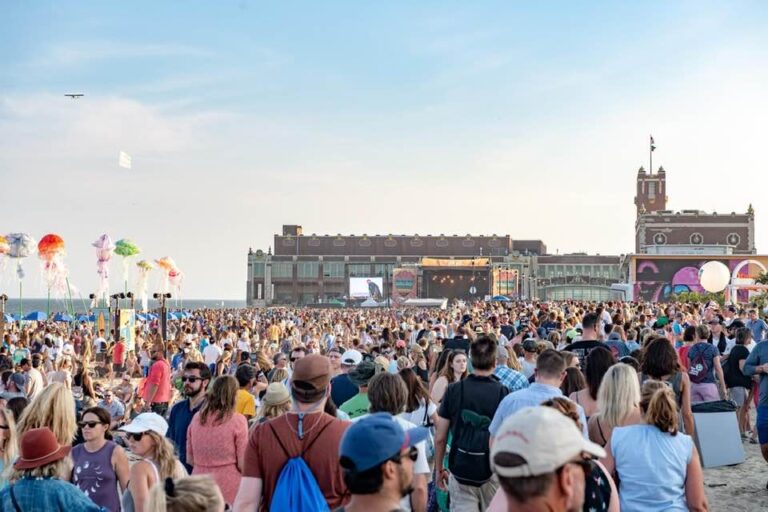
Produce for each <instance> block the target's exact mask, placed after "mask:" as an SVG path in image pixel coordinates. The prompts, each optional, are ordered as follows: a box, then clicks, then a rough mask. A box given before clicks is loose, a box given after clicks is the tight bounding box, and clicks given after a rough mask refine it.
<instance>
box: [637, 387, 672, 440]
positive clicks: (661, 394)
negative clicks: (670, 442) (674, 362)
mask: <svg viewBox="0 0 768 512" xmlns="http://www.w3.org/2000/svg"><path fill="white" fill-rule="evenodd" d="M640 408H641V409H642V411H643V416H644V417H645V422H646V423H647V424H649V425H654V426H656V428H658V429H659V430H661V431H662V432H666V433H669V434H672V435H673V436H674V435H677V431H678V424H679V423H678V422H679V419H678V411H677V401H676V400H675V393H674V392H673V391H672V388H671V387H670V386H668V385H667V384H666V383H664V382H662V381H660V380H647V381H645V383H644V384H643V393H642V397H641V399H640Z"/></svg>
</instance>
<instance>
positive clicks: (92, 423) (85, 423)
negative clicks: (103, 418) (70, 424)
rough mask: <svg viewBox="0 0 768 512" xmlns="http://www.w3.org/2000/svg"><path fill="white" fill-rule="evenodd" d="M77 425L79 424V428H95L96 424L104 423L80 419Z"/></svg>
mask: <svg viewBox="0 0 768 512" xmlns="http://www.w3.org/2000/svg"><path fill="white" fill-rule="evenodd" d="M78 425H80V428H85V427H88V428H95V427H96V425H104V423H102V422H100V421H81V422H80V423H78Z"/></svg>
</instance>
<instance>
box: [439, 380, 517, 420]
mask: <svg viewBox="0 0 768 512" xmlns="http://www.w3.org/2000/svg"><path fill="white" fill-rule="evenodd" d="M462 384H463V386H462ZM462 388H463V400H464V403H463V406H462V409H468V410H470V411H473V412H475V413H477V414H481V415H483V416H487V417H488V418H491V419H493V415H494V414H496V409H497V408H498V407H499V403H501V401H502V399H503V398H504V397H505V396H507V395H508V394H509V389H507V387H506V386H504V385H502V384H501V382H499V380H498V379H497V378H496V377H493V376H490V377H479V376H477V375H474V374H470V375H469V376H468V377H467V378H466V379H464V380H463V381H460V382H454V383H453V384H450V385H449V386H448V388H447V389H446V390H445V395H444V396H443V401H442V403H441V404H440V410H439V411H438V414H439V415H440V417H441V418H445V419H447V420H450V421H451V425H456V424H457V423H458V415H459V414H460V412H461V411H460V410H459V404H460V403H461V401H462V396H461V393H462Z"/></svg>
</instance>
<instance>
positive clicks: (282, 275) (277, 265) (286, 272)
mask: <svg viewBox="0 0 768 512" xmlns="http://www.w3.org/2000/svg"><path fill="white" fill-rule="evenodd" d="M272 277H273V278H275V279H292V278H293V262H292V261H274V262H272Z"/></svg>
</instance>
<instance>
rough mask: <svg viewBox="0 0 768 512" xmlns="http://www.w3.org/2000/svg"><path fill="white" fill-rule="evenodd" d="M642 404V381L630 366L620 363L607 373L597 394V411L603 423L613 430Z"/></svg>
mask: <svg viewBox="0 0 768 512" xmlns="http://www.w3.org/2000/svg"><path fill="white" fill-rule="evenodd" d="M639 404H640V381H639V380H638V377H637V372H636V371H635V369H634V368H632V367H631V366H629V365H628V364H624V363H618V364H615V365H613V366H611V367H610V368H608V371H607V372H605V376H604V377H603V381H602V382H601V383H600V388H599V390H598V392H597V410H598V411H600V413H599V415H600V419H601V420H602V421H603V423H604V424H605V425H606V426H607V427H609V428H613V427H616V426H618V425H620V424H621V422H622V421H623V420H624V419H625V418H626V417H627V416H629V414H630V413H631V412H632V409H633V408H635V407H637V406H638V405H639Z"/></svg>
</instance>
